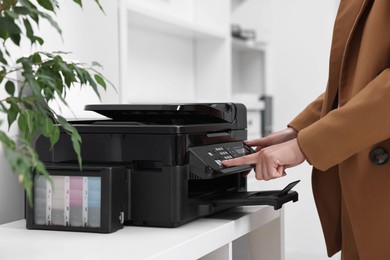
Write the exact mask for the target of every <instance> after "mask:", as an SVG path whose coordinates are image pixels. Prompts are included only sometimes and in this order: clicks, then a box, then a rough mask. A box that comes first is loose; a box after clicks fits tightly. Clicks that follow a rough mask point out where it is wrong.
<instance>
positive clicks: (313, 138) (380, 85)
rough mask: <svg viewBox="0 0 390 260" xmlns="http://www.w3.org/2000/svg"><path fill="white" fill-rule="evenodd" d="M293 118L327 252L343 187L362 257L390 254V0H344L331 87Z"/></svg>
mask: <svg viewBox="0 0 390 260" xmlns="http://www.w3.org/2000/svg"><path fill="white" fill-rule="evenodd" d="M289 125H290V126H291V127H293V128H295V129H296V130H297V131H298V143H299V146H300V148H301V149H302V151H303V153H304V154H305V156H306V158H307V160H308V162H309V163H310V164H312V165H313V175H312V186H313V194H314V197H315V201H316V205H317V209H318V213H319V216H320V220H321V224H322V227H323V232H324V236H325V240H326V244H327V249H328V254H329V255H333V254H334V253H336V252H338V251H339V250H340V248H341V227H340V223H341V219H340V207H341V206H340V203H341V194H342V195H343V196H344V200H345V205H346V208H347V210H348V212H349V215H350V221H351V224H352V230H353V233H354V237H355V240H356V245H357V249H358V251H359V254H360V257H361V259H374V260H375V259H390V161H389V152H390V0H341V3H340V7H339V11H338V14H337V18H336V22H335V26H334V32H333V41H332V49H331V55H330V64H329V79H328V86H327V89H326V91H325V92H324V93H323V94H322V95H320V96H319V97H318V98H317V99H316V100H315V101H313V102H312V103H311V104H310V105H309V106H308V107H307V108H306V109H305V110H304V111H303V112H302V113H300V114H299V115H298V116H297V117H296V118H295V119H294V120H293V121H292V122H291V123H290V124H289Z"/></svg>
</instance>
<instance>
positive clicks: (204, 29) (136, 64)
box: [119, 0, 267, 138]
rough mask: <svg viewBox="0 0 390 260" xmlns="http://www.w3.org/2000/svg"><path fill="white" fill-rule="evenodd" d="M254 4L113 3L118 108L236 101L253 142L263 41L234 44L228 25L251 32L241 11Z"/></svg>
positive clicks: (239, 0)
mask: <svg viewBox="0 0 390 260" xmlns="http://www.w3.org/2000/svg"><path fill="white" fill-rule="evenodd" d="M262 2H263V1H258V0H231V1H226V0H210V1H204V0H145V1H137V0H120V1H119V27H120V30H119V53H120V80H119V81H120V97H121V103H174V102H180V103H181V102H231V101H233V102H242V103H244V104H245V105H246V106H247V107H248V119H249V120H248V125H249V131H248V132H249V134H250V137H251V138H252V137H258V136H259V135H260V133H261V120H260V116H261V111H262V110H263V109H264V104H263V102H262V101H261V100H260V97H261V96H262V95H264V94H265V93H266V74H267V72H266V68H267V64H266V63H267V61H266V56H267V55H266V53H267V43H266V42H265V41H264V40H261V41H255V42H249V41H248V42H247V41H243V40H237V39H234V38H232V37H231V34H230V26H231V23H240V22H241V20H242V23H243V25H245V26H251V28H253V29H255V30H256V32H257V31H259V28H257V27H256V26H258V25H257V23H255V24H249V25H248V23H247V19H248V17H245V16H243V13H245V12H246V11H247V10H246V9H247V8H253V5H255V6H256V8H261V5H262Z"/></svg>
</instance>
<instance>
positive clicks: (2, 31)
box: [0, 17, 20, 40]
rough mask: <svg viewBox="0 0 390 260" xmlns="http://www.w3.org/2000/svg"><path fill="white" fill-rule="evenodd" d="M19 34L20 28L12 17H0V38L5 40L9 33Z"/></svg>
mask: <svg viewBox="0 0 390 260" xmlns="http://www.w3.org/2000/svg"><path fill="white" fill-rule="evenodd" d="M18 34H20V28H19V26H17V25H16V24H15V21H14V20H12V19H7V18H5V17H0V38H2V39H4V40H6V39H7V38H8V37H10V36H11V35H18Z"/></svg>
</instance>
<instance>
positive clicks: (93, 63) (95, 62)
mask: <svg viewBox="0 0 390 260" xmlns="http://www.w3.org/2000/svg"><path fill="white" fill-rule="evenodd" d="M92 66H94V67H99V68H103V66H102V65H101V64H100V63H99V62H97V61H92Z"/></svg>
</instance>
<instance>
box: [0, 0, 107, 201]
mask: <svg viewBox="0 0 390 260" xmlns="http://www.w3.org/2000/svg"><path fill="white" fill-rule="evenodd" d="M73 2H74V3H76V4H78V5H80V7H82V0H73ZM95 2H96V4H97V5H98V7H99V8H100V9H101V10H102V11H103V9H102V7H101V5H100V3H99V0H95ZM58 8H59V3H58V2H57V1H56V0H31V1H30V0H0V43H2V44H0V84H1V85H0V86H1V87H0V88H3V89H5V92H6V94H5V96H3V97H4V98H3V99H1V100H0V112H1V113H3V114H5V115H6V118H7V119H6V121H7V122H8V127H11V126H12V125H13V124H14V123H15V124H16V123H17V125H18V127H19V135H18V137H17V138H16V139H15V138H14V137H12V136H10V135H9V131H8V132H5V131H0V143H1V144H2V147H3V149H4V154H5V157H6V159H7V161H8V162H9V165H10V167H11V169H12V171H13V172H14V173H15V174H17V175H18V176H19V181H20V183H21V185H22V186H23V187H24V189H25V190H26V194H27V198H28V200H29V202H30V203H32V183H33V172H35V173H37V174H43V175H45V176H47V177H48V178H49V179H50V177H49V174H48V172H47V171H46V168H45V166H44V164H43V163H42V162H41V161H40V160H39V158H38V155H37V153H36V151H35V150H34V148H33V146H32V142H33V139H34V137H36V136H37V135H38V134H42V135H43V136H45V137H47V138H49V140H50V143H51V146H53V145H54V144H55V143H56V142H57V141H58V139H59V136H60V128H62V129H63V130H64V131H65V132H66V133H67V134H69V135H70V137H71V140H72V143H73V148H74V151H75V152H76V154H77V157H78V161H79V164H80V167H81V164H82V158H81V156H80V149H81V138H80V135H79V134H78V132H77V130H76V129H75V128H74V127H73V126H72V125H71V124H69V123H68V122H67V121H66V120H65V118H63V117H61V116H60V115H59V114H57V113H56V112H55V111H53V110H52V109H51V108H50V107H49V105H48V103H49V102H50V101H53V100H57V102H60V103H63V104H64V105H65V106H68V105H67V102H66V100H65V97H66V94H67V92H68V91H70V90H71V88H72V87H74V86H75V85H77V86H80V85H81V86H88V87H92V88H93V90H94V91H95V93H96V94H97V95H98V96H99V92H98V91H99V88H103V89H105V88H106V80H105V78H104V77H103V76H102V75H101V74H100V73H99V72H98V71H97V70H96V67H98V66H99V64H98V63H92V64H91V65H85V64H80V63H75V62H68V61H65V60H64V59H63V56H64V55H66V53H63V52H54V53H49V52H43V51H39V52H34V53H32V54H31V55H30V56H27V57H14V55H13V54H12V51H11V48H12V47H14V46H15V45H17V46H20V44H21V41H22V40H27V41H28V42H29V43H30V46H35V45H38V44H39V45H43V44H44V39H43V37H42V36H39V35H38V34H37V31H38V30H37V29H36V28H38V26H39V23H40V21H42V20H46V21H48V22H49V23H50V24H51V26H52V27H54V28H55V29H56V30H57V31H58V33H59V34H61V29H60V26H59V25H58V24H57V22H56V21H55V19H54V18H53V17H54V16H55V14H56V10H58ZM38 33H39V31H38ZM16 73H18V74H19V75H21V76H22V77H16V76H15V74H16ZM2 123H3V122H2V121H0V125H1V124H2ZM8 129H9V128H8Z"/></svg>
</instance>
